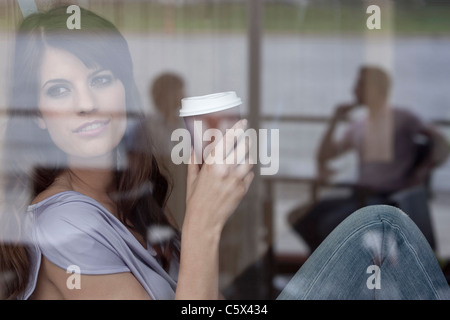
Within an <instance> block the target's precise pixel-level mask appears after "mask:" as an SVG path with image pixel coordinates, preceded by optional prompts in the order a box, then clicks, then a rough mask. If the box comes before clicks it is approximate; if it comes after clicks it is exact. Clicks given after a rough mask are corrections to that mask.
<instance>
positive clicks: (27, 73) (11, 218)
mask: <svg viewBox="0 0 450 320" xmlns="http://www.w3.org/2000/svg"><path fill="white" fill-rule="evenodd" d="M67 17H68V15H67V13H66V7H60V8H55V9H52V10H50V11H48V12H46V13H38V14H33V15H31V16H29V17H27V18H26V19H24V21H23V23H22V24H21V26H20V28H19V30H18V32H17V37H16V47H15V55H14V57H15V60H14V63H13V70H12V75H13V78H12V80H11V90H10V97H9V103H8V123H7V127H6V131H5V138H4V145H3V148H4V151H3V152H4V159H3V160H4V163H3V172H4V174H3V176H2V181H3V185H2V187H3V188H4V190H5V194H4V199H3V206H2V212H1V215H0V297H1V298H2V299H17V298H20V297H21V295H22V294H23V293H24V290H25V289H26V287H27V285H28V282H29V281H30V278H29V275H30V270H31V256H30V252H31V251H30V247H29V245H32V243H31V244H30V243H29V242H24V239H26V236H27V235H26V234H25V233H26V230H25V229H24V226H23V221H24V215H25V214H26V210H27V207H28V205H29V204H30V203H31V201H32V200H33V199H34V198H35V197H36V196H37V195H38V194H39V193H41V192H42V191H43V190H45V189H46V188H48V187H49V186H50V185H51V184H52V183H53V181H54V180H55V178H56V177H57V176H58V175H60V174H61V173H62V172H63V171H64V170H68V168H67V166H66V156H65V154H64V153H63V152H62V151H61V150H59V149H58V148H57V147H56V146H55V145H54V144H53V142H52V141H51V139H50V136H49V135H48V133H47V132H46V131H44V130H41V129H40V128H38V126H37V125H36V123H35V121H34V120H33V119H34V118H35V117H36V116H38V115H39V113H38V109H37V101H38V100H37V97H38V93H37V83H38V74H39V65H40V61H41V57H42V54H43V51H44V49H45V48H46V47H48V46H51V47H56V48H59V49H63V50H66V51H68V52H71V53H72V54H74V55H75V56H77V57H78V58H79V59H80V60H81V61H82V62H83V63H84V64H85V65H86V66H87V67H102V68H105V69H108V70H111V71H112V72H113V73H114V75H115V76H116V77H118V78H119V79H120V80H121V81H122V83H123V85H124V87H125V92H126V104H127V123H128V125H127V130H126V133H125V136H124V138H123V139H122V141H121V142H120V144H119V146H118V147H117V148H116V150H115V152H116V153H117V158H118V159H119V158H126V164H127V165H126V166H121V165H119V163H118V165H117V168H116V169H115V179H114V181H113V184H112V185H111V186H110V190H109V193H110V197H111V199H113V200H115V202H116V205H117V209H118V214H119V218H120V220H121V221H122V222H123V223H124V224H125V225H127V226H128V227H130V228H133V229H134V230H135V231H136V232H138V233H139V234H140V235H141V236H142V237H143V238H144V239H147V233H148V230H149V228H150V227H154V226H156V227H168V228H171V229H172V230H173V231H174V237H172V238H170V239H169V240H168V241H167V242H166V243H165V244H164V246H160V245H158V246H156V249H157V250H158V252H159V253H160V257H161V260H162V264H163V266H164V267H166V268H167V267H168V265H169V264H170V261H171V259H172V258H173V257H179V231H178V229H177V228H176V227H175V226H174V225H173V224H172V223H171V222H170V221H173V220H170V217H169V216H168V214H167V213H166V212H165V211H164V208H165V204H166V200H167V197H168V193H169V191H170V186H169V183H168V180H167V178H166V177H164V176H163V175H162V174H161V171H160V169H159V164H158V162H157V160H156V158H155V155H154V151H153V150H154V149H153V147H152V141H151V137H150V136H149V134H148V132H149V130H147V128H146V125H147V123H148V121H146V119H145V113H144V112H143V110H142V108H141V104H140V100H139V94H138V90H137V88H136V84H135V82H134V75H133V65H132V61H131V56H130V53H129V49H128V45H127V42H126V41H125V39H124V38H123V37H122V35H121V34H120V33H119V31H118V30H117V29H116V28H115V27H114V25H112V24H111V23H110V22H109V21H107V20H105V19H103V18H101V17H99V16H98V15H96V14H94V13H92V12H90V11H87V10H84V9H82V10H81V23H82V26H81V29H80V30H68V29H67V26H66V20H67Z"/></svg>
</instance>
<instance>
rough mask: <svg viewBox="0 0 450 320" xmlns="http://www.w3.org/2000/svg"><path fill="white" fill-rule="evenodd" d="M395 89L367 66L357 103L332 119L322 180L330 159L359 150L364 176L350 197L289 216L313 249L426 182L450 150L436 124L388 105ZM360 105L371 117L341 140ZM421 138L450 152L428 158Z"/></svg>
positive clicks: (320, 158) (322, 153)
mask: <svg viewBox="0 0 450 320" xmlns="http://www.w3.org/2000/svg"><path fill="white" fill-rule="evenodd" d="M389 91H390V79H389V76H388V74H387V73H386V72H384V71H383V70H382V69H380V68H377V67H362V68H361V69H360V72H359V77H358V80H357V82H356V85H355V88H354V95H355V102H354V103H351V104H346V105H341V106H339V107H338V108H337V109H336V111H335V113H334V115H333V117H332V119H331V121H330V124H329V127H328V129H327V131H326V133H325V135H324V137H323V139H322V143H321V145H320V147H319V151H318V154H317V163H318V168H319V179H320V180H321V181H325V180H326V179H327V178H328V177H329V176H330V173H332V171H331V170H330V169H329V168H328V162H329V161H330V160H332V159H335V158H336V157H338V156H341V155H342V154H344V153H345V152H347V151H349V150H352V149H353V150H356V152H357V154H358V158H359V166H358V180H357V182H356V185H355V190H354V191H353V194H352V196H350V197H349V198H335V199H326V200H323V201H320V202H319V203H318V204H315V205H314V206H313V207H312V209H311V208H308V209H310V210H309V211H308V212H307V213H306V215H305V214H304V211H303V212H301V211H302V210H301V209H296V210H294V211H293V212H292V213H291V214H290V215H289V216H290V217H289V219H290V222H291V224H292V225H293V227H294V230H295V231H297V232H298V233H299V234H300V235H301V236H302V238H303V239H304V240H305V241H306V242H307V244H308V245H309V246H310V248H311V250H314V249H315V248H316V247H317V246H318V245H319V244H320V243H321V242H322V241H323V239H325V237H326V236H327V235H328V234H329V233H330V232H331V231H332V230H333V229H334V228H335V227H336V226H337V225H338V224H339V223H340V222H341V221H342V220H344V219H345V218H346V217H347V216H348V215H349V214H350V213H351V212H353V211H355V210H357V209H358V208H360V207H361V206H364V205H370V204H383V203H387V202H388V201H389V200H388V199H389V196H390V195H392V194H393V193H394V192H397V191H399V190H403V189H405V188H408V187H411V186H414V185H418V184H421V183H425V182H426V180H427V177H428V175H429V173H430V170H431V168H433V167H435V166H436V165H438V164H440V163H441V162H442V161H443V160H444V159H445V158H446V156H447V154H448V142H447V141H446V140H445V138H443V136H442V135H440V134H439V133H438V132H437V131H436V130H435V129H434V128H432V127H431V126H429V125H426V124H425V123H424V122H423V121H421V119H419V118H418V117H417V116H416V115H414V114H413V113H412V112H410V111H408V110H406V109H401V108H394V107H392V106H391V105H390V104H389V103H388V97H389ZM360 107H365V108H367V111H368V112H367V116H366V117H365V118H364V119H362V120H359V121H353V122H352V123H350V124H349V125H348V127H347V130H346V132H345V133H344V135H343V136H342V137H341V138H340V139H336V138H335V131H336V130H335V129H336V128H337V126H338V124H339V123H340V122H341V121H344V120H347V119H348V115H349V113H350V112H351V111H352V110H355V109H356V108H360ZM418 137H422V138H423V137H427V139H430V141H432V143H434V144H436V143H437V142H439V144H440V145H443V146H444V148H443V149H444V152H443V154H444V155H442V154H439V159H438V157H437V156H436V155H437V152H434V151H433V150H436V149H433V150H431V152H427V154H426V155H425V156H423V155H422V154H419V153H418V152H421V151H420V149H419V148H418V143H417V138H418ZM440 149H442V148H440ZM440 149H439V150H440ZM417 159H420V161H417ZM301 214H303V216H302V217H299V215H301Z"/></svg>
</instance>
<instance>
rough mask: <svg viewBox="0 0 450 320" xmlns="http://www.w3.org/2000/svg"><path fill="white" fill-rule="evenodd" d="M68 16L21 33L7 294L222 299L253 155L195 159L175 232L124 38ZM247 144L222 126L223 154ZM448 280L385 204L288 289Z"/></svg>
mask: <svg viewBox="0 0 450 320" xmlns="http://www.w3.org/2000/svg"><path fill="white" fill-rule="evenodd" d="M66 19H67V14H66V11H65V8H57V9H53V10H51V11H49V12H47V13H41V14H35V15H32V16H29V17H28V18H26V19H25V20H24V22H23V23H22V25H21V27H20V29H19V31H18V36H17V41H16V48H15V50H16V51H15V61H14V66H13V68H14V69H13V78H12V83H11V84H12V88H11V97H10V102H9V110H8V112H9V122H8V125H7V128H6V132H5V138H4V148H5V149H4V150H5V151H4V154H3V156H4V162H5V163H4V167H3V173H4V178H5V183H4V188H5V198H4V201H3V204H4V205H3V208H2V214H1V217H0V218H1V221H0V222H1V223H0V226H1V231H0V235H1V239H0V240H1V241H0V276H1V278H0V281H1V282H0V289H1V291H0V294H1V296H2V298H4V299H173V298H176V299H216V298H219V288H218V252H219V251H218V249H219V241H220V237H221V232H222V229H223V227H224V225H225V223H226V221H227V219H228V218H229V217H230V216H231V215H232V213H233V212H234V210H235V209H236V207H237V205H238V204H239V202H240V201H241V199H242V197H243V196H244V195H245V194H246V192H247V190H248V188H249V185H250V184H251V181H252V179H253V172H252V166H251V165H250V164H241V165H219V164H211V165H206V164H204V165H203V166H202V168H201V169H199V167H198V166H197V165H195V164H192V165H189V168H188V177H187V195H186V214H185V218H184V222H183V225H182V228H181V232H179V231H178V230H177V228H175V227H174V226H173V224H172V223H171V219H170V217H169V216H168V215H167V214H166V212H165V211H164V207H165V201H166V198H167V193H168V190H169V186H168V183H167V180H166V179H165V178H164V177H163V176H162V175H161V173H160V170H159V168H158V163H157V162H156V160H155V157H154V155H153V153H152V144H151V141H150V137H149V136H148V135H147V134H146V132H148V130H146V129H145V125H144V124H145V123H146V121H145V116H144V113H143V112H142V110H141V108H140V104H139V99H138V95H137V90H136V86H135V83H134V80H133V72H132V70H133V68H132V62H131V58H130V54H129V51H128V47H127V43H126V41H125V40H124V39H123V37H122V36H121V35H120V33H119V32H118V31H117V30H116V29H115V27H114V26H113V25H112V24H110V23H109V22H108V21H106V20H104V19H102V18H101V17H99V16H97V15H95V14H93V13H92V12H89V11H86V10H82V11H81V21H82V24H81V29H80V30H67V28H66ZM245 125H246V123H245V121H240V122H238V123H236V125H235V127H236V128H245ZM243 140H245V139H242V141H243ZM239 147H240V146H239V145H238V146H234V141H233V140H232V139H226V136H225V148H226V150H225V152H224V153H223V154H224V155H227V154H228V155H231V156H233V153H232V151H233V148H239ZM247 162H249V161H247ZM191 163H193V161H191ZM223 163H227V161H226V160H224V161H223ZM155 239H156V240H155ZM377 268H378V269H377ZM368 270H369V271H370V272H372V271H374V272H375V274H374V275H373V277H374V280H373V277H372V275H371V274H370V273H369V274H368ZM71 272H76V273H77V275H79V277H80V278H79V279H78V280H77V279H76V278H72V276H71ZM380 275H381V278H380ZM74 279H75V280H74ZM380 279H381V280H380ZM372 280H373V281H372ZM447 291H448V285H447V283H446V281H445V278H444V276H443V274H442V272H441V270H440V269H439V265H438V264H437V262H436V259H434V256H433V252H432V251H431V249H430V248H429V246H427V242H426V240H425V239H424V237H423V235H421V234H420V231H418V229H417V227H416V226H415V225H414V224H413V223H412V222H411V220H410V219H409V218H408V217H407V216H406V215H405V214H403V213H401V212H400V211H399V210H396V209H394V208H392V207H387V206H377V207H368V208H364V209H362V210H360V211H359V212H356V213H354V214H352V215H351V216H350V217H349V218H348V219H346V220H345V221H344V222H343V223H342V224H341V225H340V226H339V227H338V228H336V229H335V231H334V232H333V233H332V234H331V235H330V236H329V237H328V238H327V239H326V240H325V241H324V242H323V243H322V245H321V246H320V247H319V248H318V249H317V250H316V251H315V252H314V254H313V255H312V256H311V258H310V259H309V260H308V261H307V263H306V264H305V265H304V267H302V269H301V270H299V272H298V273H297V275H296V276H294V278H293V279H292V280H291V282H290V283H289V284H288V286H287V287H286V289H285V290H284V291H283V292H282V294H281V295H280V298H281V299H299V298H300V299H308V298H314V299H328V298H332V299H339V298H343V299H350V298H377V297H381V298H394V299H399V298H430V299H440V298H443V297H446V296H445V294H446V292H447Z"/></svg>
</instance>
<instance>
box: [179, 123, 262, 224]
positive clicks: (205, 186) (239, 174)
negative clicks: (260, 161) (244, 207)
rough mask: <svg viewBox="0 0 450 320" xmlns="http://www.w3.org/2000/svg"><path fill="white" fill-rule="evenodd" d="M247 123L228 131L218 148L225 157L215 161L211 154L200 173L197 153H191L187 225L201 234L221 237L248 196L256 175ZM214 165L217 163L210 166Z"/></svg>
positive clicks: (187, 194)
mask: <svg viewBox="0 0 450 320" xmlns="http://www.w3.org/2000/svg"><path fill="white" fill-rule="evenodd" d="M246 123H247V121H246V120H241V121H238V122H237V123H236V124H235V125H234V126H233V127H232V129H234V130H228V131H227V133H226V134H225V135H224V136H223V138H222V139H221V140H219V141H218V142H217V144H216V146H215V147H216V148H220V147H223V152H222V154H223V157H221V158H220V159H212V156H213V155H212V154H209V155H208V157H207V158H206V160H205V163H203V165H202V167H201V169H200V168H199V166H198V165H197V164H195V163H194V152H192V151H191V161H190V164H189V166H188V176H187V193H186V216H185V221H186V222H187V223H189V222H193V223H195V225H196V226H197V227H198V228H201V229H202V230H208V231H209V230H212V231H214V232H219V233H220V232H221V230H222V228H223V226H224V225H225V223H226V221H227V220H228V218H229V217H230V216H231V215H232V214H233V212H234V211H235V209H236V208H237V206H238V205H239V203H240V201H241V200H242V198H243V197H244V196H245V194H246V193H247V191H248V189H249V186H250V184H251V182H252V180H253V177H254V173H253V171H252V167H253V164H252V163H253V162H252V161H250V160H251V159H249V148H250V143H251V141H248V140H247V138H246V137H245V129H246ZM237 133H240V134H237ZM235 137H237V143H236V144H235V139H234V138H235ZM242 148H245V149H244V150H245V158H244V159H235V155H236V154H237V155H240V154H242V152H241V153H240V152H238V150H239V151H240V150H242ZM211 160H215V161H211ZM217 160H219V161H217ZM220 160H222V161H220ZM211 162H215V163H212V164H208V163H211ZM217 162H219V163H217ZM236 162H237V163H236ZM227 163H231V164H227ZM192 220H194V221H192Z"/></svg>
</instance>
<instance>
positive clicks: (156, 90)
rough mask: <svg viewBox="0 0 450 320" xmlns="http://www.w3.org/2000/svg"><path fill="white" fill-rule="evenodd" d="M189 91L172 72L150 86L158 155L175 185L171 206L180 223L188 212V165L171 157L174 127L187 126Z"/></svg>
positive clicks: (162, 75)
mask: <svg viewBox="0 0 450 320" xmlns="http://www.w3.org/2000/svg"><path fill="white" fill-rule="evenodd" d="M184 94H185V85H184V80H183V78H182V77H181V76H180V75H178V74H175V73H172V72H165V73H161V74H160V75H158V76H157V77H156V78H155V79H154V81H152V82H151V83H150V85H149V87H148V96H149V98H150V99H151V101H152V102H153V104H154V106H155V109H156V110H155V114H153V115H152V116H151V117H150V119H151V124H150V130H151V131H152V137H153V139H154V140H155V146H156V149H157V153H158V155H159V156H158V158H159V159H160V161H161V163H162V166H163V168H162V170H163V171H167V172H166V175H168V176H169V177H170V179H171V180H172V184H173V189H172V192H171V193H170V196H169V198H168V202H167V206H168V208H169V210H170V212H171V213H172V215H173V216H174V218H175V219H176V221H177V223H178V224H179V225H181V224H182V221H183V217H184V212H185V198H186V175H187V171H186V165H185V164H179V165H175V164H174V163H173V162H172V159H171V151H172V147H173V146H174V144H175V143H176V142H172V141H171V139H170V137H171V135H172V132H173V130H175V129H178V128H183V127H184V122H183V119H182V118H180V116H179V109H180V106H181V99H182V98H183V97H184Z"/></svg>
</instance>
